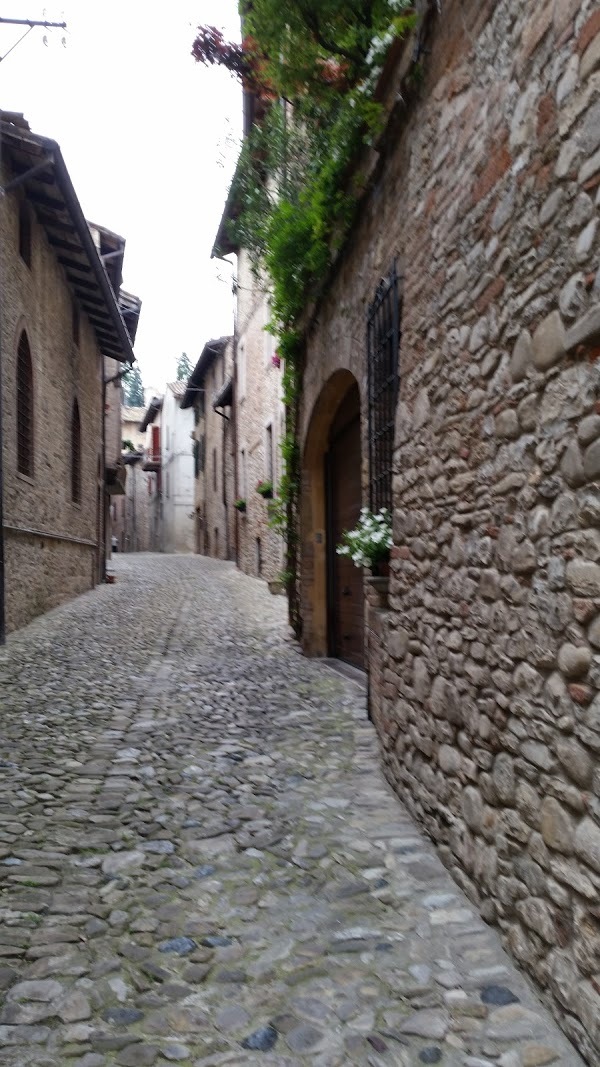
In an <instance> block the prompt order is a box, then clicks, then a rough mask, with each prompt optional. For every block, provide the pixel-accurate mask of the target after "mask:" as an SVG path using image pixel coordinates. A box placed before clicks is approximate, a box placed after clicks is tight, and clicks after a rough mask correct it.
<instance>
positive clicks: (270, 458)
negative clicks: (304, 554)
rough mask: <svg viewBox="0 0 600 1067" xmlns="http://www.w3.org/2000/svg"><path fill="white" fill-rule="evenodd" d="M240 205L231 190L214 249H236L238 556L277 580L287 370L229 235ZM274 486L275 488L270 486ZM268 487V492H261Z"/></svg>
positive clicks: (245, 258)
mask: <svg viewBox="0 0 600 1067" xmlns="http://www.w3.org/2000/svg"><path fill="white" fill-rule="evenodd" d="M235 211H236V205H235V203H234V202H233V200H232V197H231V196H230V197H229V199H228V201H227V204H226V206H225V210H224V213H223V217H222V219H221V222H220V225H219V230H218V233H217V237H216V240H215V244H214V247H213V255H218V256H225V255H229V254H230V253H232V252H235V253H236V254H237V309H236V326H235V337H234V346H233V351H234V359H233V365H234V372H233V409H232V414H233V421H234V424H235V428H236V430H235V435H236V444H235V496H236V497H237V498H238V499H240V500H243V501H245V505H246V507H245V510H243V511H238V512H236V546H237V550H236V559H237V564H238V567H239V568H240V570H243V571H245V573H246V574H251V575H254V576H255V577H257V578H264V579H265V580H266V581H267V582H269V583H270V584H273V583H275V584H278V580H279V577H280V574H281V571H282V570H283V565H284V545H283V540H282V538H281V537H280V536H279V534H278V533H276V532H275V531H274V530H273V529H272V527H271V526H270V524H269V500H270V498H271V497H274V496H276V495H277V487H278V484H279V481H280V478H281V474H282V471H281V449H280V445H281V440H282V437H283V434H284V430H285V409H284V405H283V400H282V392H281V377H282V370H281V367H280V360H279V357H278V355H277V352H276V348H275V344H274V339H273V336H272V334H271V333H270V332H269V331H268V330H267V329H266V327H267V326H268V325H269V320H270V308H269V302H268V298H267V295H266V293H265V291H264V289H263V288H262V287H261V286H259V285H258V284H257V281H256V277H255V274H254V272H253V270H252V264H251V262H250V257H249V255H248V252H247V251H246V250H245V249H243V248H239V247H238V245H237V243H236V242H233V241H232V240H231V239H230V237H229V236H228V231H229V226H228V224H229V222H230V221H231V220H232V219H233V218H234V216H235ZM268 486H270V487H271V492H270V493H269V492H268V490H266V491H265V489H266V487H268ZM261 488H262V489H263V491H264V494H265V495H263V494H262V493H261V492H259V489H261Z"/></svg>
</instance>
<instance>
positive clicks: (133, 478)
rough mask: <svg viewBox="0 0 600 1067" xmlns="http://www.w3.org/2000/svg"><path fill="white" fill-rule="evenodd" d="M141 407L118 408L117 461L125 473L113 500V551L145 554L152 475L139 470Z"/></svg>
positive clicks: (140, 467) (148, 540)
mask: <svg viewBox="0 0 600 1067" xmlns="http://www.w3.org/2000/svg"><path fill="white" fill-rule="evenodd" d="M144 411H145V409H144V408H132V407H123V408H122V409H121V447H122V452H121V459H122V462H123V464H124V466H125V470H126V480H125V494H124V495H123V496H118V497H114V499H113V523H112V531H113V533H112V536H113V550H115V549H116V550H117V551H119V552H149V551H150V548H151V544H150V500H151V491H152V484H151V483H152V477H153V476H152V474H149V473H147V472H146V471H145V470H144V469H143V463H144V434H143V433H142V432H141V430H140V423H141V422H142V419H143V417H144Z"/></svg>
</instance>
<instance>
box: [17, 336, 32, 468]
mask: <svg viewBox="0 0 600 1067" xmlns="http://www.w3.org/2000/svg"><path fill="white" fill-rule="evenodd" d="M17 470H18V471H19V473H20V474H26V475H27V476H28V477H29V478H33V366H32V362H31V350H30V348H29V341H28V340H27V334H26V333H25V331H23V333H22V334H21V337H20V340H19V349H18V352H17Z"/></svg>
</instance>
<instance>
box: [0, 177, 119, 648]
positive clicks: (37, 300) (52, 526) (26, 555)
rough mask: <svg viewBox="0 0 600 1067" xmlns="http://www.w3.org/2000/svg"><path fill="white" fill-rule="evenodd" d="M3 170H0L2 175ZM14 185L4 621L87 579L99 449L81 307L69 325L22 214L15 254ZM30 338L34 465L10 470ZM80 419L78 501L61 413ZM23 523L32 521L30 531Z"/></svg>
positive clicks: (63, 298) (52, 274) (9, 214)
mask: <svg viewBox="0 0 600 1067" xmlns="http://www.w3.org/2000/svg"><path fill="white" fill-rule="evenodd" d="M8 178H9V175H7V174H2V175H1V180H2V183H3V184H4V183H5V182H6V181H7V180H8ZM18 197H19V194H18V193H12V194H10V195H9V196H8V197H6V199H5V201H4V202H3V209H2V212H0V255H1V256H2V264H1V267H2V269H1V276H2V297H3V300H2V389H3V397H2V401H3V409H2V415H3V464H4V522H5V524H6V527H7V528H6V529H5V539H6V545H5V551H6V600H7V603H6V607H7V628H8V629H9V630H12V629H15V628H17V627H19V626H23V625H24V624H25V623H27V622H29V621H30V619H32V618H34V617H35V616H36V615H38V614H40V613H42V612H44V611H47V610H48V609H49V608H51V607H54V606H55V605H56V604H58V603H60V601H62V600H65V599H67V598H68V597H70V596H74V595H76V594H77V593H80V592H82V591H83V590H85V589H89V588H90V587H91V586H93V585H94V582H95V580H96V568H97V538H98V487H99V473H100V472H101V471H102V468H103V457H102V454H101V453H102V385H101V381H102V359H101V356H100V353H99V349H98V347H97V343H96V338H95V334H94V332H93V330H92V327H91V325H90V323H89V321H88V319H87V317H86V316H85V314H84V313H83V311H82V312H81V315H80V339H79V344H75V342H74V340H73V335H72V302H71V301H72V298H71V290H70V288H69V286H68V284H67V281H66V278H65V274H64V271H63V269H62V267H61V266H60V264H59V263H58V261H57V259H56V257H55V255H54V253H53V251H52V249H51V248H50V245H49V244H48V241H47V239H46V235H45V233H44V230H43V229H42V228H41V226H39V224H38V223H37V221H36V220H35V219H34V218H32V262H31V268H29V267H28V266H27V265H26V264H25V263H24V262H23V260H22V259H21V258H20V256H19V244H18V211H19V199H18ZM23 329H25V330H26V332H27V336H28V339H29V344H30V348H31V356H32V363H33V392H34V471H33V477H32V478H28V477H26V476H25V475H23V474H20V473H18V472H17V429H16V363H17V348H18V343H19V337H20V335H21V331H22V330H23ZM75 398H76V399H77V401H78V404H79V412H80V419H81V464H82V467H81V487H82V498H81V503H79V504H77V503H73V502H72V500H71V414H72V406H73V402H74V400H75ZM31 531H34V533H32V532H31Z"/></svg>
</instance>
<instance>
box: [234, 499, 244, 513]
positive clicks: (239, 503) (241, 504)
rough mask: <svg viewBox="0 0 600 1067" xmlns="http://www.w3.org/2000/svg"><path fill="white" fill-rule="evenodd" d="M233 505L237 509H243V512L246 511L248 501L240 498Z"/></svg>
mask: <svg viewBox="0 0 600 1067" xmlns="http://www.w3.org/2000/svg"><path fill="white" fill-rule="evenodd" d="M233 506H234V508H235V509H236V511H241V512H242V514H243V513H244V512H245V511H246V501H245V500H241V499H240V500H236V501H235V503H234V505H233Z"/></svg>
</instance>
